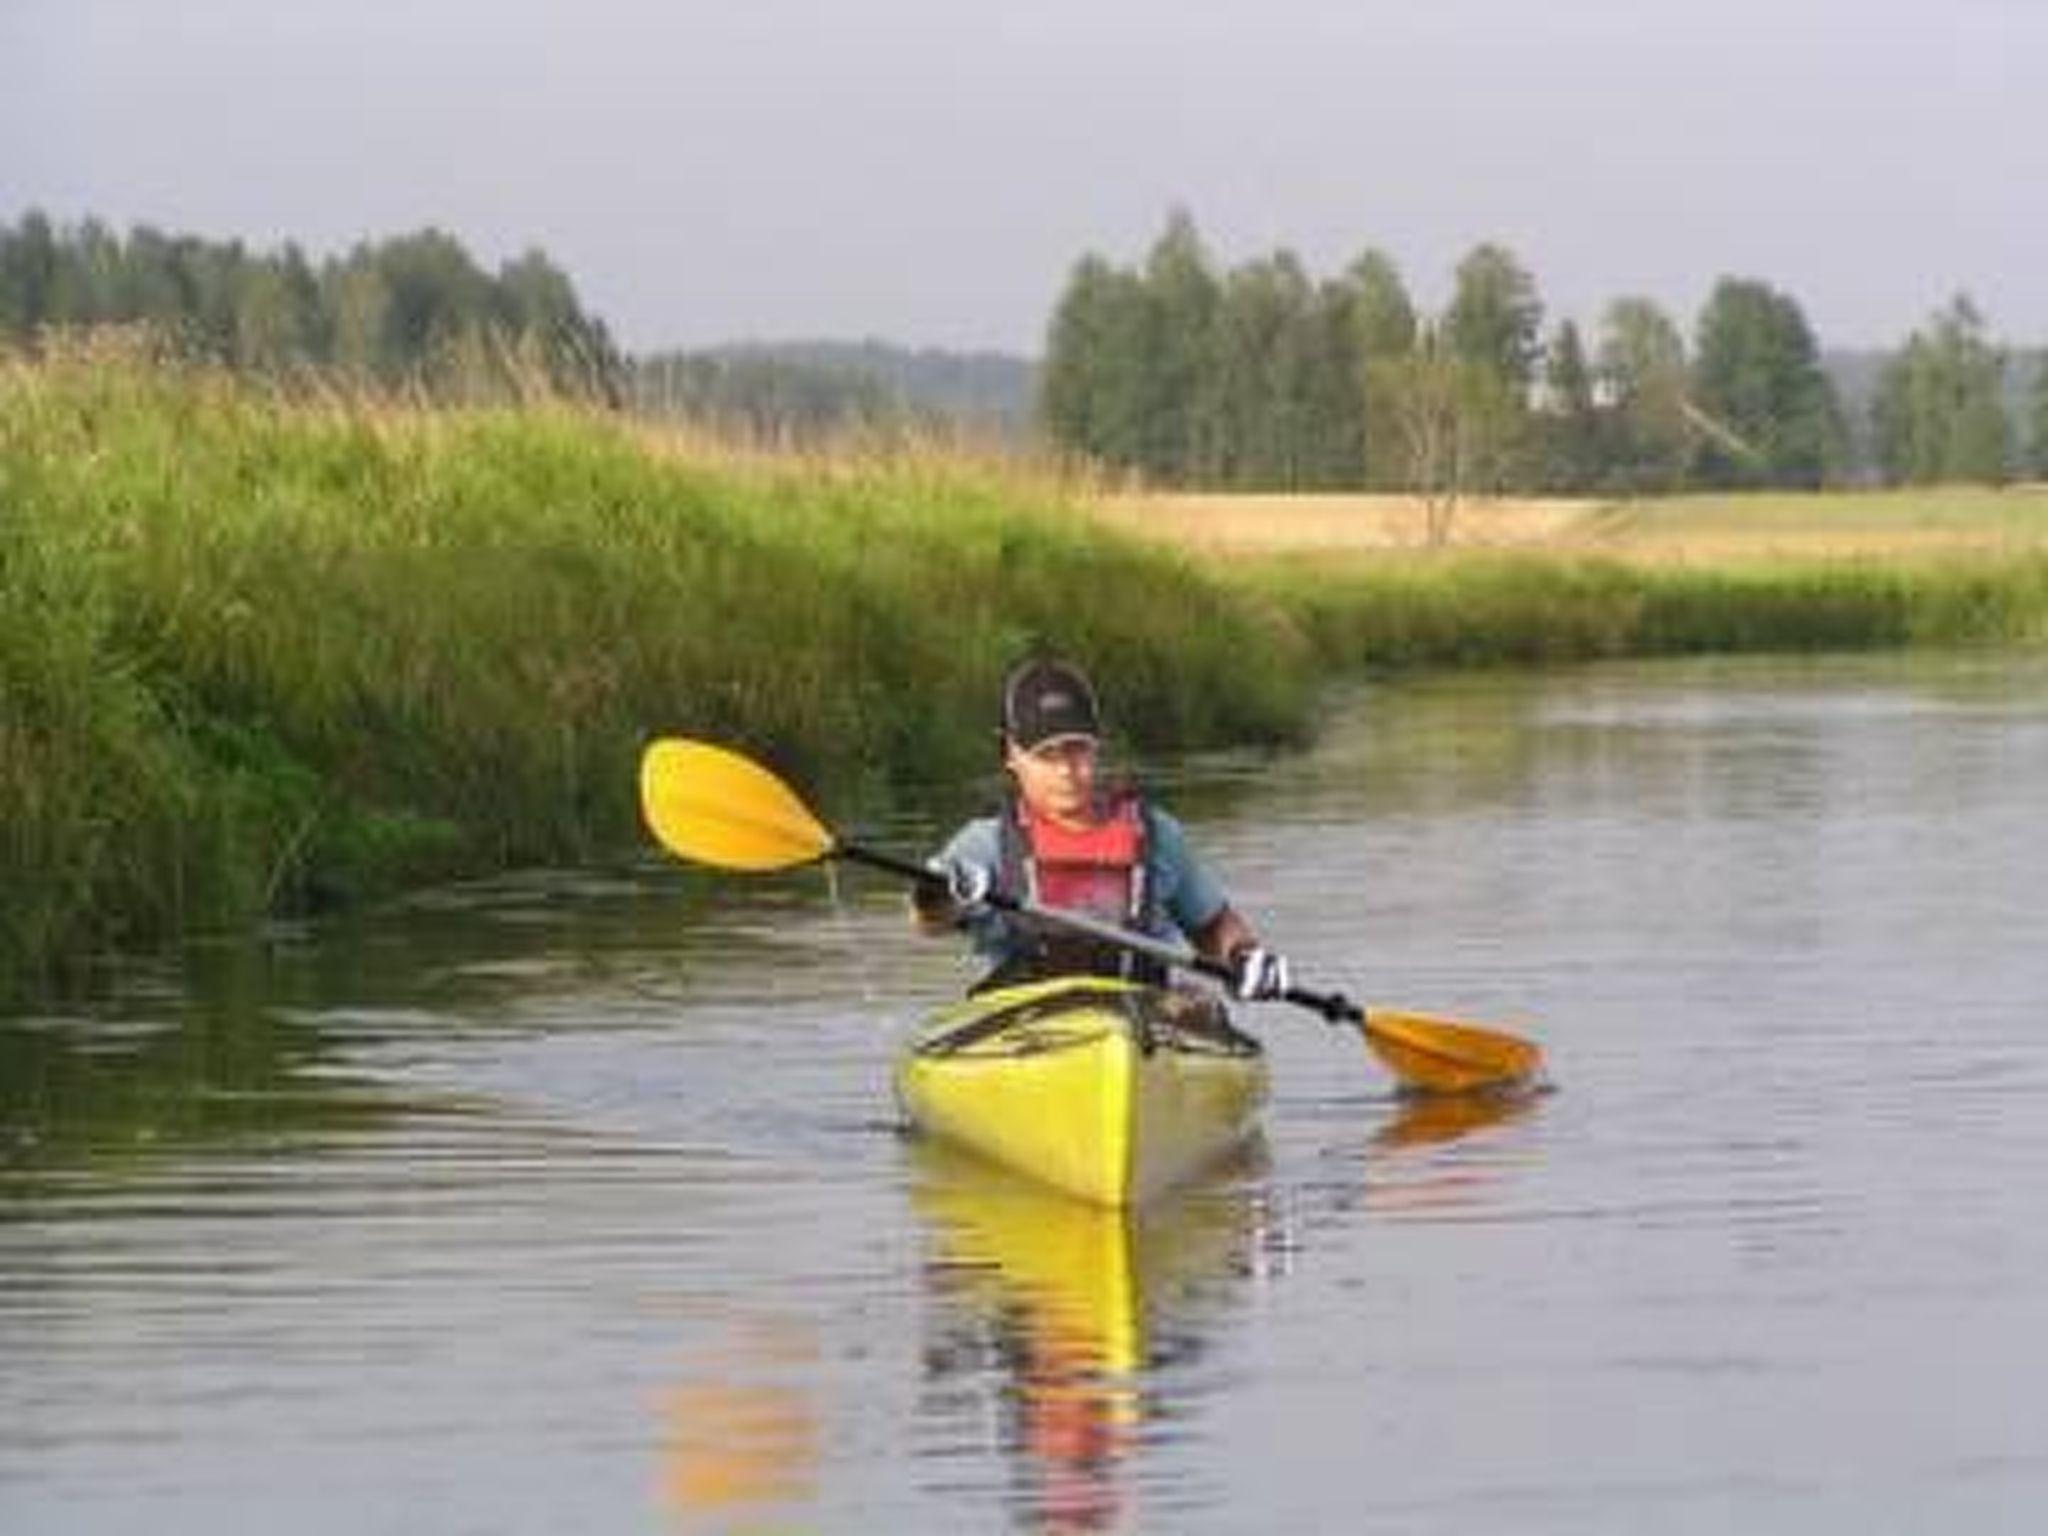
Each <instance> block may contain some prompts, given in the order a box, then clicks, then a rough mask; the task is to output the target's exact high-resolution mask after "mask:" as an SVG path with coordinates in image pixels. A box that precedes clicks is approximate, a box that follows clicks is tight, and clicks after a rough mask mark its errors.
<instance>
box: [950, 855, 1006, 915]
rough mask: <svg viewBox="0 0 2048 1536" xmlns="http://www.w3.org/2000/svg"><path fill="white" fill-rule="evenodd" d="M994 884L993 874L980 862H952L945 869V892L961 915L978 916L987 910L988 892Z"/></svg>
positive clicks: (992, 888) (993, 887)
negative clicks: (952, 863)
mask: <svg viewBox="0 0 2048 1536" xmlns="http://www.w3.org/2000/svg"><path fill="white" fill-rule="evenodd" d="M995 884H996V879H995V876H994V875H992V874H990V873H989V871H988V870H987V869H986V868H984V867H983V866H982V865H980V864H954V865H951V866H949V867H948V868H947V870H946V892H947V894H948V895H950V896H951V897H952V898H953V907H954V909H955V910H956V911H957V912H959V914H960V915H961V916H962V917H979V916H981V914H982V913H983V912H985V911H987V910H988V894H989V892H990V891H992V890H994V889H995Z"/></svg>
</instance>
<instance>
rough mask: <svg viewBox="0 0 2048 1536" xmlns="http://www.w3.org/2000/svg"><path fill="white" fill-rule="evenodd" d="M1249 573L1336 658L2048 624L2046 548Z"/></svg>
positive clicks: (1315, 566) (1910, 635)
mask: <svg viewBox="0 0 2048 1536" xmlns="http://www.w3.org/2000/svg"><path fill="white" fill-rule="evenodd" d="M1236 579H1237V580H1238V581H1239V582H1240V583H1242V584H1243V585H1244V586H1245V587H1246V588H1247V589H1248V590H1252V591H1255V592H1259V593H1262V594H1264V595H1265V596H1266V597H1267V599H1268V600H1270V601H1273V602H1275V603H1277V604H1280V605H1282V606H1284V608H1285V610H1286V611H1287V612H1288V614H1289V615H1290V616H1291V617H1292V619H1293V620H1294V622H1295V623H1296V624H1297V625H1298V626H1299V627H1300V628H1301V630H1302V632H1303V634H1304V636H1305V637H1306V638H1307V640H1308V641H1309V644H1310V647H1311V649H1312V651H1313V653H1314V656H1315V658H1316V662H1317V665H1318V666H1319V667H1321V668H1324V669H1331V670H1335V669H1349V668H1360V667H1365V668H1379V669H1387V670H1393V669H1402V668H1414V667H1428V666H1486V665H1521V664H1548V663H1567V662H1577V661H1590V660H1598V659H1603V658H1613V657H1622V656H1662V655H1679V654H1686V653H1694V652H1709V651H1722V652H1739V651H1785V652H1797V651H1822V650H1861V649H1875V648H1882V647H1888V646H1903V645H1950V646H1960V645H1982V644H2038V643H2041V642H2042V641H2044V640H2048V549H2027V550H2023V551H2019V552H2014V553H2004V552H2001V553H1997V554H1990V553H1973V552H1968V551H1958V550H1953V549H1944V550H1942V551H1940V552H1938V553H1936V554H1933V555H1923V556H1917V557H1912V558H1904V557H1897V556H1894V557H1890V558H1884V559H1880V558H1877V557H1873V556H1858V557H1851V558H1830V559H1816V558H1806V559H1800V560H1790V559H1781V560H1779V561H1777V562H1775V563H1759V562H1756V561H1754V560H1750V559H1744V560H1740V561H1736V562H1733V563H1730V564H1727V565H1713V564H1702V563H1698V562H1697V561H1674V562H1648V563H1646V562H1640V561H1632V560H1625V559H1621V558H1618V557H1615V556H1611V555H1599V554H1549V553H1541V554H1477V553H1472V554H1453V555H1441V554H1439V555H1437V556H1414V555H1411V556H1404V557H1390V558H1381V559H1373V560H1366V559H1357V558H1354V559H1331V558H1329V557H1310V556H1305V555H1295V556H1289V557H1285V558H1276V559H1273V560H1269V561H1266V562H1262V563H1260V564H1258V565H1255V566H1248V567H1241V568H1240V570H1239V573H1238V575H1237V577H1236Z"/></svg>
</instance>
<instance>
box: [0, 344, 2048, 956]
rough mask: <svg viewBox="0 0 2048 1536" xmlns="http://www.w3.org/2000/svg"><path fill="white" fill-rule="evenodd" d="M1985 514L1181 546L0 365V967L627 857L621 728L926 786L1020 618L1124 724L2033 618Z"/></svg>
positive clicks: (2016, 555) (75, 370)
mask: <svg viewBox="0 0 2048 1536" xmlns="http://www.w3.org/2000/svg"><path fill="white" fill-rule="evenodd" d="M2036 504H2037V505H2039V503H2036ZM1999 505H2000V507H2001V508H2002V509H2003V510H2002V511H2001V512H2000V516H2001V517H2004V518H2008V519H2011V520H2012V521H2011V522H2010V524H2009V525H2007V526H2002V527H2001V529H2000V530H1999V534H1998V537H1997V538H1996V539H1995V540H1993V541H1991V543H1990V544H1987V545H1984V546H1983V547H1974V548H1960V549H1959V548H1952V547H1944V548H1943V549H1941V550H1938V551H1935V552H1933V553H1927V552H1924V551H1918V552H1916V551H1908V552H1905V553H1899V552H1893V553H1889V554H1874V553H1864V554H1856V555H1846V556H1835V557H1831V558H1822V557H1818V556H1814V555H1811V554H1802V555H1799V556H1796V557H1794V556H1783V557H1779V558H1771V559H1758V558H1755V557H1754V554H1755V552H1754V550H1753V549H1751V550H1750V551H1749V552H1748V553H1746V554H1745V555H1744V556H1743V557H1742V558H1733V557H1731V558H1727V559H1699V558H1687V557H1684V555H1683V554H1682V553H1681V554H1680V556H1679V557H1676V558H1674V557H1673V547H1672V540H1671V538H1670V537H1669V534H1670V530H1671V528H1672V527H1673V526H1674V525H1673V523H1672V521H1671V520H1670V519H1669V518H1668V517H1666V516H1665V515H1664V512H1663V511H1662V509H1652V510H1651V511H1649V512H1646V513H1645V514H1644V515H1643V517H1638V518H1635V519H1633V520H1632V522H1631V524H1630V527H1631V528H1633V530H1634V534H1635V535H1636V536H1641V535H1642V533H1643V526H1644V524H1645V520H1646V519H1648V520H1649V521H1655V522H1656V523H1657V527H1656V529H1655V530H1654V532H1655V534H1656V537H1655V538H1652V539H1649V540H1648V542H1651V543H1654V544H1656V546H1657V548H1656V549H1655V550H1654V552H1652V553H1649V554H1642V553H1640V552H1632V551H1631V550H1630V549H1628V548H1625V547H1623V546H1624V545H1625V544H1626V542H1627V539H1626V538H1624V537H1622V535H1625V534H1628V533H1629V531H1630V530H1629V529H1628V528H1622V527H1620V526H1619V525H1617V524H1616V523H1615V520H1614V519H1613V518H1612V517H1611V516H1609V517H1607V518H1606V519H1605V520H1604V522H1599V523H1596V524H1589V525H1588V526H1589V527H1593V528H1594V530H1595V532H1596V533H1597V537H1596V538H1592V539H1589V540H1586V541H1583V542H1576V543H1573V544H1570V545H1559V544H1556V543H1554V542H1553V543H1546V544H1545V545H1544V546H1543V547H1541V548H1537V549H1520V550H1502V549H1498V548H1495V549H1490V550H1486V549H1453V550H1449V551H1435V552H1422V551H1413V550H1409V551H1401V550H1386V549H1378V550H1370V549H1348V550H1345V549H1339V550H1331V549H1319V548H1311V549H1307V550H1300V551H1297V552H1294V553H1287V552H1280V553H1273V552H1270V550H1269V551H1265V552H1258V553H1254V552H1252V551H1250V550H1247V549H1245V548H1242V547H1230V548H1215V547H1209V548H1195V549H1191V548H1187V547H1182V546H1179V545H1176V544H1173V543H1172V542H1170V541H1169V542H1160V541H1158V540H1156V539H1155V540H1147V539H1144V538H1141V537H1139V536H1138V534H1137V533H1135V532H1133V531H1132V529H1131V526H1130V524H1129V522H1128V520H1127V521H1126V522H1125V523H1124V524H1123V525H1121V526H1118V525H1116V524H1115V523H1114V522H1113V521H1112V520H1106V519H1104V518H1102V517H1100V516H1098V515H1094V514H1093V513H1092V512H1091V511H1090V510H1089V506H1090V504H1089V503H1087V502H1086V501H1085V500H1084V498H1083V497H1082V496H1081V495H1080V494H1079V492H1078V491H1077V490H1076V489H1075V488H1074V487H1072V486H1068V485H1063V484H1061V483H1060V482H1058V481H1057V480H1055V479H1053V478H1052V477H1050V476H1036V475H1033V474H1030V473H1027V472H1025V471H1022V470H1020V469H1017V468H1015V467H998V466H993V465H988V464H979V463H975V462H971V461H968V460H964V459H960V458H949V457H945V456H941V455H936V454H917V453H896V454H891V455H880V454H877V455H872V456H867V455H861V454H857V453H843V454H839V455H836V456H833V457H830V458H813V459H782V460H774V459H765V458H760V457H747V456H741V455H737V454H732V453H728V452H724V451H722V450H719V449H717V448H716V447H709V446H704V445H688V444H684V443H681V442H679V441H677V440H675V439H671V438H654V437H650V436H648V435H646V434H644V433H642V432H639V431H637V430H636V429H634V428H632V427H631V426H628V425H625V424H622V423H620V422H618V421H616V420H614V419H610V418H605V417H602V416H599V415H596V414H593V413H589V412H584V411H578V410H573V409H568V408H555V407H537V408H530V409H527V410H523V411H511V410H505V411H428V410H412V409H400V408H396V407H393V406H390V405H388V404H378V403H375V402H370V401H364V400H360V399H351V398H335V397H321V398H318V399H312V400H305V399H300V400H285V399H282V398H279V397H277V396H274V395H269V394H264V393H261V392H258V391H256V390H254V389H252V388H250V387H248V386H243V385H237V384H234V383H232V382H230V381H228V380H225V379H223V378H220V377H218V376H214V375H209V374H205V373H190V372H181V371H178V370H175V369H163V368H149V367H144V366H141V365H139V364H136V363H134V362H131V361H123V360H120V359H113V360H107V359H97V360H96V359H94V358H92V357H89V356H87V357H78V358H72V359H67V360H58V361H53V362H44V363H41V364H37V365H33V366H31V365H28V364H13V365H0V825H4V832H0V890H4V892H5V902H4V905H0V994H5V993H7V992H8V991H10V990H14V989H17V988H18V987H20V986H22V985H27V986H30V987H34V986H35V985H38V984H40V983H41V982H44V981H47V980H48V979H49V978H50V977H51V976H52V975H53V974H54V973H55V970H56V968H58V967H59V966H60V965H62V964H63V963H65V962H66V961H68V960H70V959H75V958H76V957H78V956H81V955H87V954H90V953H93V952H95V951H98V950H101V949H103V948H105V947H107V946H110V945H112V946H119V945H133V944H141V943H148V942H151V941H153V940H156V939H160V938H164V937H167V936H170V935H174V934H177V933H180V932H185V931H189V930H191V929H193V928H195V927H205V926H212V925H228V926H236V925H246V924H247V923H249V922H251V921H252V920H254V919H256V918H257V917H259V916H260V915H262V914H264V913H273V912H284V911H295V910H307V909H314V908H318V907H320V906H322V905H325V904H329V903H332V902H335V901H341V900H347V899H351V898H354V897H358V896H361V895H363V894H366V893H370V892H375V891H378V890H383V889H390V888H393V887H396V886H398V885H401V884H404V883H408V882H413V881H418V880H423V879H429V878H436V877H441V876H446V875H452V874H456V873H459V872H465V871H479V870H486V869H491V868H497V867H504V866H509V865H515V864H521V863H540V862H564V861H574V860H579V859H583V858H587V857H589V856H591V855H592V854H594V853H599V852H606V851H611V850H617V849H621V848H628V847H632V846H634V845H635V844H636V843H637V842H639V841H640V840H641V833H640V831H639V828H638V823H637V811H636V807H635V804H634V798H633V784H634V767H635V763H636V761H637V758H638V754H639V751H640V747H641V745H642V743H643V742H644V741H645V740H646V739H647V738H648V737H650V736H652V735H656V734H662V733H669V732H683V733H691V734H697V735H703V736H709V737H715V738H718V739H722V740H727V741H732V742H736V743H739V744H741V745H743V746H746V747H748V748H751V749H752V750H754V751H756V752H758V753H760V754H761V755H763V756H764V757H766V758H767V759H769V760H770V761H772V762H774V763H775V764H777V765H778V766H779V767H781V768H782V769H783V770H784V771H786V772H789V773H790V774H792V775H793V776H795V777H796V778H797V779H798V780H799V781H800V782H801V783H803V784H804V785H805V787H806V788H807V789H808V790H810V791H811V792H812V793H813V794H815V795H816V796H817V797H818V798H819V800H820V802H821V803H822V804H824V805H825V806H826V807H827V808H828V809H830V810H832V811H833V812H834V813H835V814H842V815H843V814H847V813H848V812H849V811H852V810H855V809H857V808H858V807H859V806H860V805H861V804H862V803H864V799H865V797H866V796H867V795H869V794H871V793H875V792H879V791H882V790H885V789H886V790H894V791H897V792H899V793H905V794H920V793H925V794H928V793H929V791H928V790H924V789H922V787H921V786H922V785H924V784H929V783H950V782H957V780H958V779H959V777H960V776H962V775H964V774H966V773H969V772H971V771H973V770H974V769H976V768H978V767H980V766H982V765H984V764H989V763H991V762H992V752H991V745H992V743H991V735H990V728H991V726H992V724H993V722H992V720H991V719H990V698H989V695H990V692H991V688H992V683H993V680H994V679H995V678H996V677H997V676H999V675H1000V672H1001V670H1002V668H1003V667H1004V665H1005V664H1006V663H1007V662H1008V661H1009V660H1010V659H1011V658H1012V657H1014V656H1015V655H1017V654H1018V653H1019V652H1020V651H1022V650H1023V649H1025V648H1026V647H1027V646H1029V645H1032V644H1034V643H1041V642H1043V643H1048V644H1051V645H1054V646H1057V647H1059V648H1061V649H1065V650H1069V651H1071V652H1073V653H1075V654H1077V655H1080V656H1082V657H1085V658H1087V660H1088V661H1089V662H1090V664H1091V665H1092V667H1093V668H1094V669H1095V670H1096V671H1097V672H1098V673H1099V675H1100V677H1101V679H1102V682H1103V684H1104V688H1105V691H1106V693H1107V694H1108V695H1109V698H1110V700H1111V703H1112V708H1113V711H1114V713H1115V716H1116V718H1117V720H1118V722H1119V723H1120V724H1121V726H1122V727H1123V728H1124V731H1125V733H1126V736H1127V740H1128V743H1129V744H1130V745H1131V746H1134V747H1136V748H1138V749H1140V750H1148V749H1161V748H1166V747H1183V746H1190V745H1200V744H1205V743H1221V742H1229V741H1245V740H1283V739H1287V738H1290V737H1298V736H1300V735H1301V734H1303V733H1305V732H1306V731H1307V730H1308V729H1310V728H1311V726H1312V722H1311V719H1310V715H1311V705H1312V700H1313V694H1314V684H1315V682H1316V680H1317V679H1318V678H1319V677H1321V676H1323V675H1325V674H1327V673H1329V672H1331V671H1335V670H1339V669H1351V668H1359V667H1368V668H1378V669H1392V668H1399V667H1414V666H1436V665H1469V664H1486V663H1495V662H1541V661H1553V660H1576V659H1583V658H1592V657H1602V656H1619V655H1632V654H1658V653H1665V652H1676V651H1696V650H1737V649H1750V650H1754V649H1811V648H1818V647H1843V646H1871V645H1897V644H1906V643H1915V642H1941V643H1952V642H1979V641H2033V640H2039V639H2041V638H2043V637H2044V636H2048V552H2044V551H2048V541H2034V540H2033V539H2032V538H2031V537H2022V536H2021V533H2016V532H2015V530H2016V529H2017V530H2020V531H2021V532H2025V531H2026V530H2030V529H2031V528H2032V526H2033V525H2032V524H2031V523H2029V522H2028V521H2027V517H2028V514H2027V512H2026V511H2025V509H2023V508H2021V507H2020V506H2019V504H2018V503H2016V502H2003V503H2000V504H1999ZM1741 511H1742V509H1737V510H1736V513H1735V514H1731V515H1734V516H1736V517H1737V520H1738V521H1739V520H1740V516H1741ZM1773 515H1774V516H1779V517H1785V516H1789V514H1787V513H1784V512H1782V511H1781V512H1778V513H1774V514H1773ZM1902 515H1904V514H1901V513H1900V512H1899V511H1898V508H1896V507H1894V508H1893V509H1892V510H1891V512H1889V513H1887V516H1902Z"/></svg>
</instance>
